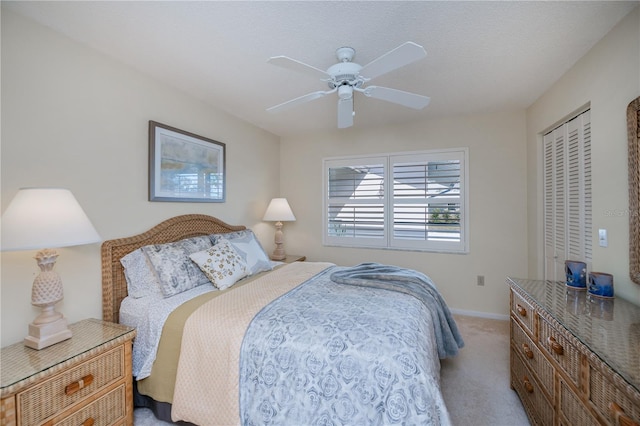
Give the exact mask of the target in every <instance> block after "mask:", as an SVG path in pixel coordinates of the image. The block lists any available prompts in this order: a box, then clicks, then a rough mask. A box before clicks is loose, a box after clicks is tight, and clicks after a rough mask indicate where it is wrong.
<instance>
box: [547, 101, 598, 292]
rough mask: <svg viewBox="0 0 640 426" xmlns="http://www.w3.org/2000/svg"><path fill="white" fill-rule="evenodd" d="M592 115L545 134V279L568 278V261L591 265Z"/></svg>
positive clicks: (571, 121)
mask: <svg viewBox="0 0 640 426" xmlns="http://www.w3.org/2000/svg"><path fill="white" fill-rule="evenodd" d="M590 117H591V114H590V112H589V111H586V112H584V113H582V114H580V115H579V116H577V117H575V118H574V119H572V120H570V121H568V122H567V123H565V124H563V125H562V126H560V127H558V128H556V129H554V130H553V131H551V132H549V133H547V134H546V135H545V136H544V242H545V245H544V247H545V256H544V258H545V268H544V269H545V279H548V280H558V281H564V279H565V273H564V261H565V260H568V259H570V260H579V261H582V262H585V263H587V269H590V268H591V245H592V226H591V223H592V216H591V120H590Z"/></svg>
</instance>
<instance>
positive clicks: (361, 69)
mask: <svg viewBox="0 0 640 426" xmlns="http://www.w3.org/2000/svg"><path fill="white" fill-rule="evenodd" d="M355 53H356V51H355V49H353V48H352V47H340V48H338V49H336V57H337V58H338V61H339V62H338V63H337V64H334V65H331V66H330V67H329V68H328V69H327V71H322V70H321V69H319V68H316V67H314V66H311V65H308V64H305V63H303V62H300V61H298V60H295V59H291V58H289V57H287V56H274V57H272V58H270V59H269V61H268V62H269V63H271V64H273V65H277V66H280V67H283V68H287V69H290V70H293V71H298V72H303V73H305V74H312V75H314V76H316V77H319V78H320V80H321V81H324V82H326V83H327V85H328V86H329V90H326V91H317V92H312V93H309V94H306V95H303V96H300V97H298V98H295V99H291V100H290V101H287V102H284V103H281V104H279V105H275V106H272V107H270V108H267V111H269V112H279V111H283V110H286V109H289V108H291V107H293V106H296V105H300V104H302V103H306V102H310V101H313V100H315V99H319V98H322V97H324V96H326V95H329V94H332V93H334V92H338V128H341V129H342V128H346V127H351V126H353V116H354V115H355V112H354V110H353V92H354V91H356V92H360V93H362V94H364V95H365V96H366V97H370V98H375V99H380V100H383V101H386V102H391V103H395V104H398V105H402V106H406V107H409V108H413V109H422V108H424V107H425V106H427V105H428V104H429V101H430V99H429V97H427V96H423V95H418V94H416V93H410V92H404V91H402V90H397V89H391V88H388V87H381V86H367V87H364V86H365V85H366V84H367V83H368V82H369V81H370V80H372V79H374V78H376V77H379V76H381V75H383V74H386V73H388V72H391V71H394V70H396V69H398V68H401V67H404V66H405V65H409V64H411V63H413V62H416V61H418V60H420V59H423V58H424V57H426V56H427V52H426V51H425V50H424V48H423V47H422V46H420V45H418V44H416V43H413V42H410V41H408V42H406V43H404V44H402V45H400V46H398V47H396V48H395V49H393V50H391V51H389V52H387V53H385V54H384V55H382V56H380V57H379V58H377V59H374V60H373V61H371V62H369V63H368V64H367V65H365V66H361V65H359V64H357V63H355V62H353V58H354V57H355Z"/></svg>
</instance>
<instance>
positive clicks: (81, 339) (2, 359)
mask: <svg viewBox="0 0 640 426" xmlns="http://www.w3.org/2000/svg"><path fill="white" fill-rule="evenodd" d="M69 328H70V329H71V332H72V333H73V335H72V337H71V338H70V339H67V340H64V341H62V342H60V343H56V344H55V345H52V346H49V347H47V348H44V349H41V350H36V349H32V348H29V347H27V346H25V345H24V343H22V342H19V343H15V344H13V345H10V346H7V347H4V348H2V354H1V356H0V385H1V388H0V396H1V397H3V398H4V397H5V396H7V395H10V394H12V393H15V392H16V391H17V390H18V389H20V388H22V387H23V386H27V385H28V384H29V383H31V382H32V381H35V380H38V379H39V378H40V377H41V376H42V375H45V374H53V373H55V372H57V371H60V370H62V369H64V368H66V367H67V366H68V364H69V363H76V362H80V361H82V360H84V359H87V358H89V357H91V356H92V355H93V351H94V350H96V349H98V348H104V346H105V345H108V346H111V345H113V346H114V347H115V346H117V345H120V344H122V343H123V342H124V341H125V340H131V339H133V338H134V337H135V329H134V328H132V327H127V326H125V325H121V324H115V323H110V322H106V321H101V320H97V319H86V320H83V321H80V322H77V323H75V324H71V325H69Z"/></svg>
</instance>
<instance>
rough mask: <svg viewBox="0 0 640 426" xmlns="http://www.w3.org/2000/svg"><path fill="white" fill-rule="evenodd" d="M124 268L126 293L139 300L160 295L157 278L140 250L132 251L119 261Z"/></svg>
mask: <svg viewBox="0 0 640 426" xmlns="http://www.w3.org/2000/svg"><path fill="white" fill-rule="evenodd" d="M120 263H121V264H122V266H124V277H125V279H126V280H127V293H128V295H129V296H131V297H133V298H135V299H139V298H141V297H145V296H150V295H152V294H162V290H161V289H160V282H158V277H156V274H155V273H154V272H153V270H152V269H151V265H149V260H148V259H147V256H145V254H144V253H143V252H142V249H137V250H135V251H132V252H131V253H129V254H128V255H126V256H124V257H123V258H122V259H120Z"/></svg>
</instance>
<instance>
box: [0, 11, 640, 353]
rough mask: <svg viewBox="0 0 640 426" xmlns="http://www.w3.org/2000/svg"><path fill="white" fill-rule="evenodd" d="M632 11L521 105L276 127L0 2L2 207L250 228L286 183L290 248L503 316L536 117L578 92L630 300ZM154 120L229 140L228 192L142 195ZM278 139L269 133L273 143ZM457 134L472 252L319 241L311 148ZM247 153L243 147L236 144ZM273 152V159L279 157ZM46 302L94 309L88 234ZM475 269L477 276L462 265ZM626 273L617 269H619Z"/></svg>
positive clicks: (13, 275)
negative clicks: (56, 189)
mask: <svg viewBox="0 0 640 426" xmlns="http://www.w3.org/2000/svg"><path fill="white" fill-rule="evenodd" d="M639 24H640V18H639V16H638V10H637V9H636V11H635V12H634V13H633V14H632V15H630V16H628V17H627V18H625V20H624V21H623V22H622V23H621V24H620V25H618V26H617V27H616V28H615V29H614V30H613V31H612V32H611V34H609V35H608V36H607V37H606V38H605V39H604V40H603V41H602V42H601V43H599V44H598V45H597V46H596V47H595V48H594V49H593V50H592V51H591V52H589V54H588V55H587V56H586V57H585V58H583V59H582V60H581V61H580V62H579V63H578V64H576V66H575V67H574V68H573V69H572V70H571V71H570V72H569V73H568V74H567V75H566V76H565V77H563V78H562V79H561V80H560V81H559V82H558V83H557V84H556V85H555V86H554V87H552V88H551V90H550V91H549V92H548V93H546V94H545V95H544V96H542V97H541V98H540V99H539V100H538V101H537V102H536V103H535V104H534V105H533V106H532V107H531V108H530V109H529V110H528V111H526V112H525V111H500V112H491V113H486V114H480V115H472V116H462V117H449V118H435V119H430V120H425V121H423V122H419V123H412V124H407V125H402V126H395V127H385V128H380V129H368V130H361V131H357V130H354V129H347V130H344V131H340V132H338V131H335V132H329V133H320V134H314V135H309V136H300V137H295V138H286V139H284V140H282V141H281V142H279V139H278V138H277V137H275V136H273V135H271V134H269V133H266V132H264V131H262V130H260V129H258V128H256V127H254V126H252V125H250V124H247V123H245V122H242V121H240V120H238V119H236V118H234V117H231V116H229V115H227V114H225V113H224V112H221V111H219V110H215V109H212V108H210V107H209V106H207V105H206V104H203V103H201V102H199V101H198V100H195V99H193V98H190V97H188V96H185V95H184V94H182V93H181V92H178V91H176V90H173V89H171V88H169V87H167V86H166V85H164V84H163V83H161V82H158V81H154V80H151V79H149V78H148V77H145V76H143V75H142V74H139V73H138V72H136V71H135V70H132V69H131V68H128V67H126V66H124V65H121V64H119V63H116V62H114V61H112V60H111V59H109V58H108V57H105V56H103V55H100V54H98V53H96V52H95V51H92V50H90V49H88V48H85V47H83V46H81V45H79V44H77V43H74V42H72V41H69V40H68V39H66V38H64V37H62V36H60V35H57V34H56V33H53V32H51V31H49V30H48V29H46V28H44V27H42V26H39V25H37V24H34V23H32V22H30V21H26V20H23V19H22V18H20V17H18V16H16V15H14V14H12V13H10V12H7V11H5V10H3V12H2V28H1V30H2V99H1V101H2V117H1V118H2V146H1V150H2V151H1V164H0V165H1V178H2V181H1V189H2V194H1V197H2V198H1V201H2V210H3V211H4V209H5V208H6V205H7V203H8V202H9V201H10V199H11V198H12V197H13V196H14V195H15V193H16V191H17V189H18V188H20V187H23V186H45V185H46V186H62V187H67V188H69V189H71V190H72V191H73V193H74V194H75V195H76V197H77V198H78V200H79V201H80V203H81V204H82V206H83V207H84V209H85V211H86V212H87V214H88V215H89V217H90V218H91V220H92V221H93V223H94V225H95V227H96V228H97V230H98V231H99V232H100V234H101V235H102V237H103V239H111V238H116V237H121V236H127V235H131V234H134V233H138V232H142V231H144V230H146V229H148V228H149V227H151V226H153V225H155V224H156V223H158V222H159V221H161V220H163V219H166V218H169V217H172V216H175V215H178V214H184V213H205V214H211V215H214V216H218V217H220V218H222V219H223V220H226V221H227V222H229V223H232V224H245V225H248V226H250V227H252V228H253V229H254V230H255V231H256V232H257V234H258V236H259V238H260V239H261V241H262V242H263V244H264V245H265V248H267V250H271V249H272V244H271V243H272V238H273V228H272V227H271V226H270V225H269V224H265V223H262V222H261V220H260V218H261V217H262V214H263V212H264V209H265V208H266V205H267V203H268V201H269V200H270V199H271V198H272V197H274V196H279V195H282V196H286V197H288V198H289V201H290V204H291V206H292V208H293V210H294V212H295V214H296V216H297V218H298V220H297V221H296V222H292V223H286V224H285V238H286V247H287V251H288V252H289V253H299V254H306V255H307V256H308V258H309V259H310V260H329V261H333V262H336V263H338V264H341V265H349V264H355V263H359V262H364V261H378V262H384V263H390V264H397V265H400V266H405V267H410V268H414V269H417V270H420V271H423V272H425V273H427V274H428V275H430V276H431V277H432V278H433V279H434V280H435V282H436V283H437V284H438V286H439V288H440V290H441V292H442V294H443V295H444V297H445V299H446V300H447V302H448V303H449V305H450V307H451V308H453V309H454V310H456V311H462V312H469V313H477V314H482V315H488V316H506V314H507V311H508V296H507V294H508V293H507V290H506V289H507V287H506V284H505V282H504V280H505V277H506V276H509V275H512V276H532V277H535V276H540V270H541V268H540V265H541V262H540V259H541V256H540V255H541V249H540V241H539V235H541V225H540V209H541V199H540V197H539V196H538V192H539V191H538V188H539V174H538V169H539V167H540V165H539V162H538V158H539V155H540V153H539V132H541V131H542V130H544V129H546V128H547V127H549V126H551V125H552V124H553V123H555V122H556V121H558V120H559V119H561V118H563V117H564V116H566V115H568V114H570V113H571V112H573V111H575V110H576V109H577V108H579V107H580V106H582V105H584V104H586V103H588V102H591V107H592V122H593V124H592V127H593V143H594V178H595V179H596V184H595V185H594V213H595V214H594V228H595V229H597V228H607V229H608V230H609V238H610V241H609V243H610V246H609V247H608V248H607V249H599V248H596V250H595V252H594V266H595V267H597V268H599V269H601V270H607V271H613V272H614V273H615V275H616V291H617V292H618V293H619V294H621V295H624V296H625V297H627V298H630V299H632V300H635V301H636V302H639V304H640V299H639V297H640V290H639V288H640V286H635V285H632V284H631V283H629V282H628V278H626V277H627V275H628V267H627V262H628V255H627V240H628V231H627V229H626V219H627V218H625V217H615V216H607V215H605V214H604V212H605V211H613V210H615V209H622V210H623V211H624V210H625V209H626V203H627V192H626V191H627V186H626V133H625V132H626V125H625V122H624V109H625V108H626V105H627V104H628V102H629V101H630V100H631V99H633V98H634V97H635V96H638V95H639V94H640V70H639V63H640V47H639V44H640V41H639V39H640V37H639V31H640V25H639ZM148 120H156V121H159V122H161V123H165V124H168V125H172V126H174V127H178V128H181V129H184V130H188V131H191V132H193V133H196V134H201V135H203V136H206V137H209V138H212V139H216V140H219V141H221V142H224V143H226V144H227V178H228V185H227V201H226V202H225V203H222V204H207V203H205V204H199V203H150V202H148V201H147V178H148V177H147V173H148V172H147V150H148V148H147V122H148ZM278 147H279V148H278ZM451 147H469V155H470V167H469V174H470V185H469V190H470V201H469V215H470V253H469V254H466V255H452V254H438V253H421V252H404V251H390V250H356V249H348V248H335V247H323V246H322V237H321V235H322V163H321V159H322V158H324V157H330V156H337V155H352V154H363V153H376V152H377V153H381V152H392V151H393V152H396V151H414V150H420V149H437V148H451ZM278 149H279V151H278ZM247 152H252V153H254V154H255V155H251V156H246V155H245V153H247ZM281 165H282V166H281ZM60 253H61V256H60V259H59V262H58V265H57V267H56V268H57V270H58V272H59V273H60V274H61V275H62V277H63V280H64V282H65V300H64V301H63V302H62V303H60V304H59V305H58V306H59V308H60V309H61V310H62V311H63V312H64V313H65V314H66V315H67V317H68V318H69V320H70V321H72V322H73V321H77V320H80V319H82V318H85V317H96V318H100V317H101V298H100V294H101V290H100V258H99V245H98V244H96V245H91V246H83V247H75V248H65V249H61V250H60ZM33 255H34V252H16V253H1V256H2V258H1V259H2V262H1V267H2V270H1V293H0V295H1V312H0V321H1V332H2V336H1V345H2V346H5V345H7V344H10V343H13V342H17V341H20V340H21V339H22V338H23V337H24V335H25V333H26V329H27V324H28V323H29V322H30V321H31V320H32V319H33V318H34V317H35V316H36V315H37V313H38V311H37V310H36V309H35V308H32V307H31V306H30V304H29V301H30V289H31V282H32V280H33V278H34V277H35V275H36V274H37V267H36V265H35V262H34V261H33V259H32V256H33ZM477 275H484V276H485V286H484V287H479V286H477V285H476V276H477ZM625 278H626V280H627V281H626V282H625Z"/></svg>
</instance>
